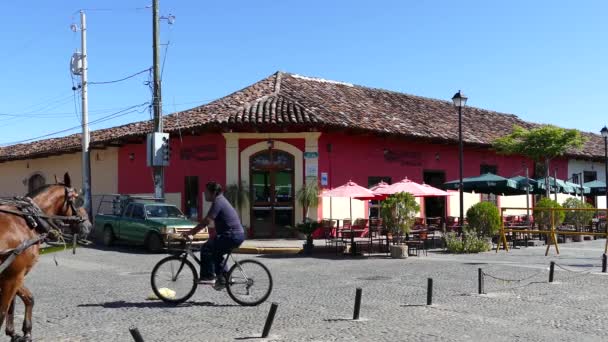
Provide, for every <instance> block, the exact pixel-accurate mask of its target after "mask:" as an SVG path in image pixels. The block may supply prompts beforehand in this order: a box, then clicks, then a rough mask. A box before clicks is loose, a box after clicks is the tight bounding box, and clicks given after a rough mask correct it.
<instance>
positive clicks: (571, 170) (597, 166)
mask: <svg viewBox="0 0 608 342" xmlns="http://www.w3.org/2000/svg"><path fill="white" fill-rule="evenodd" d="M583 171H595V172H597V179H598V180H601V181H602V182H605V181H606V173H605V166H604V163H598V162H591V161H586V160H578V159H570V160H568V178H570V177H572V175H573V174H575V173H581V172H583Z"/></svg>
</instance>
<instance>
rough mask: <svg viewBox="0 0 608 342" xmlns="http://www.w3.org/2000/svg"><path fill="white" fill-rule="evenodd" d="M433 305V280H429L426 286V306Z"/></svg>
mask: <svg viewBox="0 0 608 342" xmlns="http://www.w3.org/2000/svg"><path fill="white" fill-rule="evenodd" d="M432 304H433V278H429V279H428V281H427V284H426V305H432Z"/></svg>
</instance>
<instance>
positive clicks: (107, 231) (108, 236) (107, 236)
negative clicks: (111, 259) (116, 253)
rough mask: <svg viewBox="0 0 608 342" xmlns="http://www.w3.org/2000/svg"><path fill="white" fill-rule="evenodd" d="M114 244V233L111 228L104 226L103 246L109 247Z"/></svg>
mask: <svg viewBox="0 0 608 342" xmlns="http://www.w3.org/2000/svg"><path fill="white" fill-rule="evenodd" d="M113 243H114V232H113V231H112V227H111V226H106V227H105V228H104V229H103V245H104V246H111V245H112V244H113Z"/></svg>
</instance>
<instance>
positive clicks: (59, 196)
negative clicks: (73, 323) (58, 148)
mask: <svg viewBox="0 0 608 342" xmlns="http://www.w3.org/2000/svg"><path fill="white" fill-rule="evenodd" d="M27 197H28V198H31V200H32V202H33V203H35V204H36V205H37V206H38V208H39V209H40V210H41V211H42V212H41V213H40V214H39V215H37V216H38V219H37V220H38V221H37V222H38V223H39V224H37V225H36V224H33V225H32V222H31V221H32V218H31V215H30V217H29V218H28V217H26V216H27V215H26V216H23V215H18V214H16V213H15V212H17V213H18V211H17V209H16V208H15V207H10V206H0V209H1V210H0V254H1V255H2V256H0V263H4V262H5V261H9V262H10V260H11V259H12V258H14V259H12V260H13V261H12V262H11V263H10V264H9V265H8V267H6V269H4V271H2V273H0V327H1V326H2V323H3V322H4V318H5V317H6V334H7V335H8V336H10V337H11V341H31V339H32V309H33V307H34V296H33V295H32V293H31V292H30V290H28V289H27V288H26V287H24V286H23V282H24V279H25V276H26V275H27V274H28V273H29V271H30V270H31V269H32V267H33V266H34V264H35V263H36V261H37V259H38V254H39V250H40V243H41V240H40V239H43V238H44V237H45V236H47V234H51V232H50V231H49V227H51V228H52V227H56V221H62V220H64V222H65V223H68V224H69V227H70V229H71V231H72V233H74V234H78V235H79V236H86V235H87V234H88V233H89V231H90V230H91V223H90V222H89V218H88V215H87V213H86V210H84V208H82V207H79V208H77V207H78V206H77V205H75V203H76V202H77V197H78V193H77V192H76V191H75V190H74V189H72V188H71V181H70V176H69V175H68V174H67V173H66V174H65V175H64V181H63V183H59V184H53V185H47V186H44V187H42V188H40V189H38V190H36V191H34V192H32V193H30V194H28V195H27ZM2 210H3V211H2ZM75 218H76V219H75ZM28 221H30V222H29V223H30V224H28ZM32 226H35V227H34V228H32ZM32 243H33V244H32ZM28 244H29V245H30V246H28ZM23 248H25V249H24V250H23V251H22V252H21V253H19V254H18V255H16V256H14V257H12V258H9V256H10V253H7V252H10V251H11V250H15V249H16V250H19V249H23ZM7 259H9V260H7ZM7 264H8V262H7ZM15 295H16V296H19V298H21V300H22V301H23V303H24V304H25V317H24V320H23V334H24V336H23V337H20V336H18V335H16V334H15V327H14V322H13V321H14V310H15Z"/></svg>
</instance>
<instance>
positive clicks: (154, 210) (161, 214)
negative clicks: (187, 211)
mask: <svg viewBox="0 0 608 342" xmlns="http://www.w3.org/2000/svg"><path fill="white" fill-rule="evenodd" d="M146 214H147V215H148V217H149V218H150V217H152V218H154V217H158V218H167V217H184V214H182V212H181V211H180V210H179V209H177V207H174V206H169V205H147V206H146Z"/></svg>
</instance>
